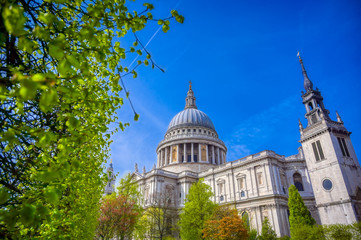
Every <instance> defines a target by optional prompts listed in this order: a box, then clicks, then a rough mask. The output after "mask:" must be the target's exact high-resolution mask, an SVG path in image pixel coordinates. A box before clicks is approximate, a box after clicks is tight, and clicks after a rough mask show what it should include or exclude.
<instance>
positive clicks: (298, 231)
mask: <svg viewBox="0 0 361 240" xmlns="http://www.w3.org/2000/svg"><path fill="white" fill-rule="evenodd" d="M291 239H292V240H314V239H317V240H323V239H326V238H325V236H324V229H323V227H322V225H298V226H297V227H294V228H293V229H291Z"/></svg>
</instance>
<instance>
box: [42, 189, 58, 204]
mask: <svg viewBox="0 0 361 240" xmlns="http://www.w3.org/2000/svg"><path fill="white" fill-rule="evenodd" d="M44 198H45V200H46V201H47V202H49V203H52V204H55V203H57V202H58V201H59V199H60V195H59V192H58V190H57V189H56V188H55V187H54V186H48V187H47V188H46V189H45V191H44Z"/></svg>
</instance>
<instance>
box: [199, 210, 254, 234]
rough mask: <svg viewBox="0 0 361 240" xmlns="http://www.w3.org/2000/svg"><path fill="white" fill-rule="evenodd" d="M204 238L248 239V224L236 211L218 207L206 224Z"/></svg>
mask: <svg viewBox="0 0 361 240" xmlns="http://www.w3.org/2000/svg"><path fill="white" fill-rule="evenodd" d="M202 232H203V238H204V239H206V240H242V239H248V237H249V236H248V231H247V226H246V223H245V222H243V220H242V219H241V217H240V216H239V215H238V212H237V210H236V209H228V208H226V207H217V208H216V209H215V211H214V213H213V215H212V216H211V217H210V219H208V220H207V221H206V222H205V224H204V229H203V230H202Z"/></svg>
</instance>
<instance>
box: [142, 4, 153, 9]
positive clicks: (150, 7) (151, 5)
mask: <svg viewBox="0 0 361 240" xmlns="http://www.w3.org/2000/svg"><path fill="white" fill-rule="evenodd" d="M143 6H145V7H147V8H148V9H149V10H152V9H154V6H153V4H150V3H143Z"/></svg>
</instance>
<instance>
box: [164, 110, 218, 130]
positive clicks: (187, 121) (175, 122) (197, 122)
mask: <svg viewBox="0 0 361 240" xmlns="http://www.w3.org/2000/svg"><path fill="white" fill-rule="evenodd" d="M185 126H199V127H206V128H210V129H212V130H214V131H215V128H214V125H213V123H212V120H211V119H210V118H209V117H208V116H207V114H205V113H204V112H202V111H200V110H198V109H195V108H187V109H184V110H183V111H181V112H179V113H178V114H177V115H175V116H174V117H173V119H172V121H170V123H169V126H168V130H169V129H171V128H175V127H185ZM168 130H167V131H168Z"/></svg>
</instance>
